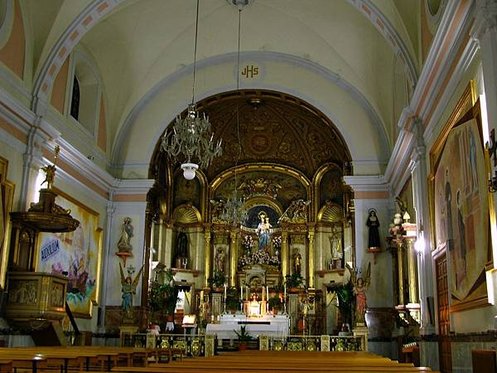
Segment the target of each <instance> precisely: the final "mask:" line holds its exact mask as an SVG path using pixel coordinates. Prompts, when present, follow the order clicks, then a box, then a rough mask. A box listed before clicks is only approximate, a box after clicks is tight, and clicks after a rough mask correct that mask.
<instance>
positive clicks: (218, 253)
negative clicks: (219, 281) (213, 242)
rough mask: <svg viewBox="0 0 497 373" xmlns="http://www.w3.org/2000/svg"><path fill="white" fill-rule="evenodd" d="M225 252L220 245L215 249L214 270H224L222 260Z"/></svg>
mask: <svg viewBox="0 0 497 373" xmlns="http://www.w3.org/2000/svg"><path fill="white" fill-rule="evenodd" d="M225 258H226V254H225V252H224V249H223V248H222V247H219V248H218V249H217V251H216V270H217V271H219V272H224V260H225Z"/></svg>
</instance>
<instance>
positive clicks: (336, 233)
mask: <svg viewBox="0 0 497 373" xmlns="http://www.w3.org/2000/svg"><path fill="white" fill-rule="evenodd" d="M329 240H330V248H331V261H332V267H333V268H337V265H339V263H338V262H339V261H340V259H342V257H343V253H342V231H341V230H340V229H338V228H337V227H333V229H332V231H331V235H330V236H329ZM340 268H341V265H340Z"/></svg>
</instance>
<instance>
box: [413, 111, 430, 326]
mask: <svg viewBox="0 0 497 373" xmlns="http://www.w3.org/2000/svg"><path fill="white" fill-rule="evenodd" d="M414 129H415V132H416V135H417V136H416V140H417V144H416V148H415V150H414V152H413V154H412V156H411V163H410V166H409V167H410V169H411V175H412V188H413V196H414V208H415V209H416V212H417V213H416V226H417V229H418V233H417V236H418V240H424V246H425V249H424V250H423V251H422V252H419V253H417V255H416V260H417V264H418V285H419V299H418V301H419V303H420V306H421V328H420V333H421V334H423V335H427V334H434V333H435V310H434V309H433V305H434V302H433V299H434V295H433V294H434V283H433V278H432V275H433V259H432V256H431V248H430V246H429V242H430V241H431V240H430V236H431V231H430V224H429V221H430V210H429V204H428V183H427V180H428V176H427V165H426V148H425V146H424V140H423V136H422V133H423V125H422V122H421V121H420V120H419V119H415V121H414Z"/></svg>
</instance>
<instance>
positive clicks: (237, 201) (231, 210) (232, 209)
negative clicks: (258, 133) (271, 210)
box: [221, 0, 248, 226]
mask: <svg viewBox="0 0 497 373" xmlns="http://www.w3.org/2000/svg"><path fill="white" fill-rule="evenodd" d="M233 5H235V6H237V8H238V44H237V50H238V52H237V55H236V65H237V66H236V90H237V91H239V90H240V35H241V20H242V10H243V7H244V5H247V1H243V0H239V1H236V0H233ZM239 105H240V103H239V101H237V104H236V137H237V154H236V157H235V167H234V170H233V173H234V177H233V178H234V186H233V193H232V195H231V196H230V197H228V199H227V200H226V202H225V204H224V208H223V211H222V213H221V219H222V220H224V221H227V222H229V223H231V225H233V226H237V225H240V224H242V223H244V222H245V221H246V220H247V215H248V214H247V211H246V209H244V203H245V200H244V199H243V198H238V195H237V194H238V193H237V188H238V184H237V177H236V170H237V168H238V160H239V159H240V155H241V153H242V145H241V140H240V107H239Z"/></svg>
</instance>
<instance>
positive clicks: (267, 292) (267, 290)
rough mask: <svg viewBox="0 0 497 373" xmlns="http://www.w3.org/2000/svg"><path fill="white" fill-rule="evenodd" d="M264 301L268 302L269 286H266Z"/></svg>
mask: <svg viewBox="0 0 497 373" xmlns="http://www.w3.org/2000/svg"><path fill="white" fill-rule="evenodd" d="M266 300H269V286H266Z"/></svg>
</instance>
